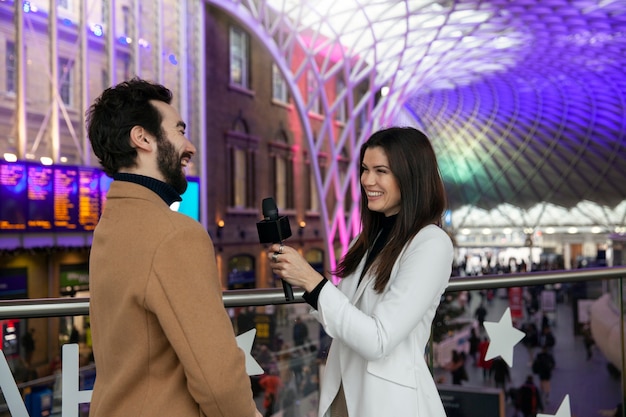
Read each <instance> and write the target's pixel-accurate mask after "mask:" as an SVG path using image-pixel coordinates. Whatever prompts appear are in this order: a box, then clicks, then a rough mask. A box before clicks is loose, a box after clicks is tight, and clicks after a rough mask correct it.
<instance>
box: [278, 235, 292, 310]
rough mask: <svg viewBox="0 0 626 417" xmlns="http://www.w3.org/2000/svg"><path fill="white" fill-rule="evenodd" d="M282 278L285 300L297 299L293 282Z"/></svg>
mask: <svg viewBox="0 0 626 417" xmlns="http://www.w3.org/2000/svg"><path fill="white" fill-rule="evenodd" d="M280 244H281V245H282V244H283V242H280ZM280 280H281V281H282V282H283V292H284V293H285V300H287V301H293V300H295V298H294V297H293V287H292V286H291V284H290V283H288V282H287V281H285V280H284V279H282V278H281V279H280Z"/></svg>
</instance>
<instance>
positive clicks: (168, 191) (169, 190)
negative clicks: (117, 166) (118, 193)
mask: <svg viewBox="0 0 626 417" xmlns="http://www.w3.org/2000/svg"><path fill="white" fill-rule="evenodd" d="M113 179H114V180H116V181H127V182H132V183H135V184H139V185H143V186H144V187H146V188H148V189H150V190H152V191H154V192H155V193H156V194H157V195H158V196H159V197H161V198H162V199H163V201H165V204H167V205H168V206H171V205H172V203H174V202H175V201H182V200H183V199H182V198H181V197H180V194H178V193H177V192H176V190H174V187H172V186H171V185H169V184H167V183H165V182H163V181H159V180H157V179H156V178H152V177H146V176H145V175H139V174H129V173H125V172H118V173H116V174H113Z"/></svg>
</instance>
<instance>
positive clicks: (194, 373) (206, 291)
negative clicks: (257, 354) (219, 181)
mask: <svg viewBox="0 0 626 417" xmlns="http://www.w3.org/2000/svg"><path fill="white" fill-rule="evenodd" d="M195 225H196V223H194V224H193V226H194V227H185V228H179V229H177V230H176V231H174V232H173V233H172V234H171V235H170V236H169V237H168V238H167V239H166V240H165V241H164V242H163V243H162V244H161V245H160V247H159V249H158V250H157V252H156V254H155V259H154V260H153V265H154V276H155V279H153V280H151V284H149V285H151V286H152V288H151V289H150V291H148V292H151V293H153V294H154V297H153V298H154V299H155V300H157V301H155V304H156V305H154V306H151V310H152V311H153V312H154V314H156V315H157V316H158V319H159V322H160V324H161V326H162V328H163V331H164V332H165V334H166V336H167V338H168V340H169V342H170V343H171V345H172V347H173V349H174V350H175V351H176V354H177V356H178V357H179V360H180V362H181V363H182V366H183V368H184V372H185V375H186V377H187V389H188V390H189V392H190V393H191V395H192V396H193V397H194V399H195V400H196V401H197V402H198V404H199V405H200V407H201V409H202V411H203V412H204V414H205V415H207V416H224V417H245V416H250V417H252V416H254V415H255V410H256V405H255V403H254V401H253V397H252V389H251V384H250V378H249V377H248V375H247V374H246V370H245V358H244V354H243V351H242V350H241V349H239V347H238V346H237V342H236V340H235V334H234V331H233V328H232V325H231V322H230V319H229V317H228V314H227V313H226V310H225V309H224V304H223V301H222V289H221V285H220V282H219V278H218V273H217V266H216V263H215V255H214V249H213V244H212V242H211V239H210V237H209V236H208V234H207V233H206V232H205V231H204V229H203V228H202V227H195Z"/></svg>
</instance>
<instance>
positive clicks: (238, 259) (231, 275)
mask: <svg viewBox="0 0 626 417" xmlns="http://www.w3.org/2000/svg"><path fill="white" fill-rule="evenodd" d="M252 288H256V270H255V265H254V257H252V256H250V255H246V254H241V255H235V256H233V257H232V258H230V259H229V260H228V289H229V290H242V289H252Z"/></svg>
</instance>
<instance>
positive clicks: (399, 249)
mask: <svg viewBox="0 0 626 417" xmlns="http://www.w3.org/2000/svg"><path fill="white" fill-rule="evenodd" d="M360 162H361V186H362V188H361V223H362V231H361V233H360V234H359V236H358V237H357V238H356V239H355V241H354V242H353V243H352V245H351V247H350V249H349V250H348V252H347V253H346V255H345V256H344V257H343V258H342V260H341V262H340V263H339V265H338V267H337V270H336V271H335V274H336V275H337V276H338V277H341V278H342V280H341V282H340V283H339V285H338V286H337V287H335V286H334V285H331V284H328V281H327V280H326V279H325V278H324V277H323V276H322V275H320V274H318V273H317V272H316V271H315V270H314V269H313V268H312V267H311V266H310V265H309V264H308V263H307V262H306V260H304V259H303V258H302V257H301V256H300V255H299V254H298V252H297V251H296V250H295V249H293V248H291V247H288V246H283V245H278V244H275V245H272V246H271V247H270V250H269V252H268V257H269V258H270V259H271V265H272V270H273V271H274V273H276V274H277V275H278V276H280V277H281V278H282V279H284V280H286V281H287V282H289V283H291V284H292V285H296V286H299V287H302V288H304V289H305V291H306V292H305V295H304V298H305V301H307V302H308V303H309V304H310V305H311V306H312V307H313V308H314V309H315V310H314V311H313V313H312V314H314V316H315V317H316V319H317V320H318V321H319V322H320V323H321V324H322V326H323V327H324V330H325V331H326V332H327V333H328V335H329V336H331V337H332V338H333V342H332V345H331V348H330V352H329V355H328V360H327V363H326V367H325V372H324V375H322V380H321V383H320V399H319V417H335V416H338V417H339V416H340V417H347V416H349V417H445V412H444V409H443V405H442V403H441V399H440V397H439V394H438V391H437V388H436V386H435V383H434V381H433V378H432V375H431V373H430V370H429V369H428V366H427V364H426V361H425V358H424V350H425V347H426V344H427V342H428V339H429V337H430V329H431V324H432V320H433V317H434V315H435V311H436V309H437V306H438V305H439V302H440V299H441V296H442V294H443V292H444V290H445V288H446V286H447V285H448V281H449V278H450V272H451V266H452V257H453V248H452V242H451V241H450V238H449V237H448V235H447V234H446V233H445V232H444V231H443V230H442V229H441V228H440V227H439V224H440V221H441V217H442V215H443V211H444V210H445V206H446V198H445V190H444V187H443V182H442V180H441V176H440V174H439V168H438V165H437V159H436V156H435V152H434V150H433V148H432V146H431V144H430V142H429V140H428V138H427V137H426V136H425V135H424V134H423V133H421V132H420V131H418V130H416V129H413V128H399V127H394V128H389V129H385V130H381V131H379V132H376V133H374V134H373V135H372V136H371V137H370V138H369V140H368V141H367V142H366V143H365V144H364V145H363V147H362V148H361V153H360Z"/></svg>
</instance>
